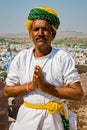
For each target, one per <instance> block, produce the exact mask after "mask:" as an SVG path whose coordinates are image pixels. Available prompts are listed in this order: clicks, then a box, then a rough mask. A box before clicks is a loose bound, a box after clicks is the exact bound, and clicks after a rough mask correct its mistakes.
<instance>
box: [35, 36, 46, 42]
mask: <svg viewBox="0 0 87 130" xmlns="http://www.w3.org/2000/svg"><path fill="white" fill-rule="evenodd" d="M39 39H43V40H46V37H45V36H38V37H36V41H38V40H39Z"/></svg>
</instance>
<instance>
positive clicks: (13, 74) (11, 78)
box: [6, 54, 19, 86]
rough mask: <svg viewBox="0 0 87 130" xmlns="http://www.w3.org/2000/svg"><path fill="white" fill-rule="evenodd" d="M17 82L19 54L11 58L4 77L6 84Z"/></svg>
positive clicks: (16, 83)
mask: <svg viewBox="0 0 87 130" xmlns="http://www.w3.org/2000/svg"><path fill="white" fill-rule="evenodd" d="M18 84H19V54H18V55H17V56H16V57H15V58H14V59H13V60H12V62H11V65H10V68H9V71H8V74H7V78H6V85H8V86H13V85H18Z"/></svg>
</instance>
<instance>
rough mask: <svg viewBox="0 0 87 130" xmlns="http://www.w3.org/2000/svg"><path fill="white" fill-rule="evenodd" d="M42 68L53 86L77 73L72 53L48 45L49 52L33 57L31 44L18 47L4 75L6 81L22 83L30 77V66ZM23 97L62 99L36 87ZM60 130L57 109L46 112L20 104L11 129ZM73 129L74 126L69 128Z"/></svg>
mask: <svg viewBox="0 0 87 130" xmlns="http://www.w3.org/2000/svg"><path fill="white" fill-rule="evenodd" d="M35 65H40V66H41V67H42V68H43V73H44V76H45V79H46V80H47V81H48V82H49V83H51V84H54V85H56V86H64V85H66V84H68V83H73V82H77V81H79V79H80V76H79V75H78V73H77V70H76V69H75V63H74V59H73V57H72V56H71V55H70V54H69V53H67V52H65V51H64V50H62V49H57V48H52V51H51V53H50V54H48V55H47V56H44V57H40V58H35V57H34V56H33V48H30V49H28V50H24V51H21V52H20V53H19V54H18V55H17V56H16V57H15V58H14V60H13V61H12V63H11V66H10V70H9V73H8V76H7V79H6V84H7V85H9V86H11V85H15V84H24V83H26V82H29V81H32V77H33V71H34V66H35ZM23 98H24V100H25V101H26V102H29V103H33V104H44V103H47V102H48V101H58V102H61V101H62V99H59V98H56V97H53V96H51V95H49V94H46V93H44V92H41V91H39V90H36V91H33V92H31V93H29V94H27V95H25V96H24V97H23ZM24 129H25V130H29V129H30V130H31V129H32V130H64V128H63V124H62V121H61V117H60V115H59V114H58V113H55V114H53V115H50V114H48V113H47V112H46V111H45V110H34V109H30V108H26V107H25V106H23V105H22V106H21V107H20V109H19V112H18V116H17V120H16V123H15V125H14V127H13V129H12V130H24ZM71 130H75V129H71Z"/></svg>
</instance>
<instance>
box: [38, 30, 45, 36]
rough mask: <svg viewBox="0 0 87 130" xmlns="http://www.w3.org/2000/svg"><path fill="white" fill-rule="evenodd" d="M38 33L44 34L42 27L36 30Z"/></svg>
mask: <svg viewBox="0 0 87 130" xmlns="http://www.w3.org/2000/svg"><path fill="white" fill-rule="evenodd" d="M38 34H39V35H41V36H42V35H44V31H43V29H41V28H40V29H39V31H38Z"/></svg>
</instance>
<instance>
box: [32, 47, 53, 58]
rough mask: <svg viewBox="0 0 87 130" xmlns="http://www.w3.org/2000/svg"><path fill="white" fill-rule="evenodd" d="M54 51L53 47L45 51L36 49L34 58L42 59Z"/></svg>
mask: <svg viewBox="0 0 87 130" xmlns="http://www.w3.org/2000/svg"><path fill="white" fill-rule="evenodd" d="M51 50H52V47H51V46H50V47H48V48H44V49H41V48H40V49H39V48H35V49H34V56H35V57H42V56H46V55H48V54H49V53H50V52H51Z"/></svg>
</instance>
